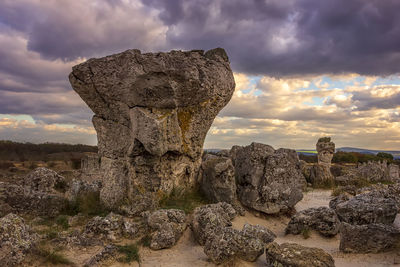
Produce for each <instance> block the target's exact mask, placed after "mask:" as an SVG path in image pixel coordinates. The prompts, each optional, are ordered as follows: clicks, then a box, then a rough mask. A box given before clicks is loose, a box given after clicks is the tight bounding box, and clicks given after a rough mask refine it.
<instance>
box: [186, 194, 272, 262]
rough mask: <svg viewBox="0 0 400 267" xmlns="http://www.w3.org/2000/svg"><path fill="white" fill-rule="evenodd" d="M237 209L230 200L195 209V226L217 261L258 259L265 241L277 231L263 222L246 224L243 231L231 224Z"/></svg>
mask: <svg viewBox="0 0 400 267" xmlns="http://www.w3.org/2000/svg"><path fill="white" fill-rule="evenodd" d="M235 215H236V212H235V210H234V209H233V207H232V206H231V205H230V204H227V203H223V202H222V203H217V204H211V205H205V206H202V207H198V208H196V209H195V211H194V213H193V221H192V230H193V234H194V236H195V238H196V240H197V241H198V243H199V244H200V245H204V253H205V254H206V255H207V256H208V257H209V258H210V259H211V260H212V261H213V262H214V263H216V264H221V263H226V262H229V261H230V260H232V259H233V258H234V257H238V258H240V259H242V260H245V261H255V260H257V258H258V257H259V256H260V255H262V254H263V252H264V245H265V244H268V243H270V242H272V241H273V240H274V239H275V237H276V235H275V234H274V233H273V232H271V231H270V230H268V229H267V228H265V227H263V226H260V225H249V224H246V225H244V226H243V229H242V230H241V231H239V230H236V229H233V228H232V227H230V226H231V225H232V223H231V221H232V220H233V218H234V217H235Z"/></svg>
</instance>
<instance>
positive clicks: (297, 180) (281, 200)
mask: <svg viewBox="0 0 400 267" xmlns="http://www.w3.org/2000/svg"><path fill="white" fill-rule="evenodd" d="M235 153H236V156H235V158H236V160H235V175H236V182H237V188H238V190H237V191H238V198H239V200H240V202H241V203H242V204H243V205H244V206H246V207H249V208H252V209H255V210H258V211H261V212H264V213H267V214H276V213H280V212H287V211H289V210H290V209H292V208H293V207H294V205H296V203H297V202H299V201H300V200H301V199H302V198H303V193H302V187H303V185H304V183H305V179H304V176H303V175H302V173H301V169H300V162H299V158H298V156H297V153H296V151H294V150H290V149H283V148H281V149H278V150H275V149H273V148H272V147H271V146H269V145H264V144H260V143H252V144H251V145H249V146H246V147H239V148H237V151H236V152H235Z"/></svg>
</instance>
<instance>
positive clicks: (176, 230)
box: [147, 209, 187, 250]
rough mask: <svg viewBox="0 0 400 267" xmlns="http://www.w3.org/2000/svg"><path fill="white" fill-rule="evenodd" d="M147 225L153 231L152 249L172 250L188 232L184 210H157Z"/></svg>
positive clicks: (149, 218) (151, 215)
mask: <svg viewBox="0 0 400 267" xmlns="http://www.w3.org/2000/svg"><path fill="white" fill-rule="evenodd" d="M147 224H148V225H149V227H150V229H151V230H152V231H153V233H152V234H151V241H150V248H151V249H154V250H158V249H163V248H170V247H172V246H173V245H175V244H176V242H178V240H179V238H181V236H182V234H183V232H184V231H185V230H186V226H187V224H186V215H185V212H184V211H182V210H177V209H169V210H157V211H155V212H153V213H151V214H150V215H149V217H148V218H147Z"/></svg>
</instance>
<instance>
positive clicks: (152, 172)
mask: <svg viewBox="0 0 400 267" xmlns="http://www.w3.org/2000/svg"><path fill="white" fill-rule="evenodd" d="M69 79H70V82H71V84H72V87H73V89H74V90H75V91H76V92H77V93H78V94H79V95H80V97H81V98H82V99H83V100H84V101H85V102H86V104H87V105H88V106H89V107H90V108H91V109H92V111H93V112H94V113H95V115H94V117H93V125H94V127H95V129H96V131H97V139H98V146H99V155H100V156H101V158H102V159H101V168H102V172H103V189H102V191H101V200H102V201H103V202H104V204H106V205H107V206H108V207H110V208H118V207H120V208H121V207H122V209H123V210H124V211H126V212H128V213H136V212H139V211H140V210H143V209H146V208H147V206H151V205H152V204H153V203H152V201H154V200H155V198H156V196H163V195H165V194H169V193H170V192H171V190H172V189H173V188H174V187H181V188H191V187H193V186H194V184H195V179H196V175H197V173H198V170H199V166H200V163H201V154H202V151H203V143H204V139H205V137H206V134H207V131H208V130H209V128H210V126H211V124H212V122H213V120H214V118H215V117H216V115H217V114H218V112H219V111H220V110H221V109H222V108H223V107H224V106H225V105H226V104H227V103H228V102H229V100H230V99H231V97H232V94H233V92H234V89H235V82H234V79H233V75H232V71H231V68H230V66H229V60H228V57H227V55H226V53H225V50H223V49H221V48H216V49H213V50H210V51H207V52H206V53H204V52H203V51H202V50H193V51H188V52H182V51H171V52H168V53H146V54H142V53H141V52H140V51H139V50H128V51H125V52H123V53H120V54H115V55H111V56H107V57H104V58H99V59H89V60H88V61H86V62H84V63H82V64H79V65H77V66H74V67H73V70H72V72H71V74H70V76H69Z"/></svg>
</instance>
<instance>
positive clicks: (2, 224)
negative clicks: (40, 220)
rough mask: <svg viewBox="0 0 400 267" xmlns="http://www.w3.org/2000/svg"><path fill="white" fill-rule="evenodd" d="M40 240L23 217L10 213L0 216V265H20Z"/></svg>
mask: <svg viewBox="0 0 400 267" xmlns="http://www.w3.org/2000/svg"><path fill="white" fill-rule="evenodd" d="M38 241H39V236H38V235H37V234H35V233H33V231H32V230H31V228H30V227H29V226H28V225H26V224H25V221H24V219H22V218H21V217H19V216H17V215H15V214H12V213H10V214H8V215H6V216H4V217H3V218H0V265H1V266H5V267H7V266H19V264H20V263H21V262H22V261H23V259H24V258H25V256H26V254H27V253H28V252H29V251H30V250H31V249H33V248H34V247H35V245H36V243H37V242H38Z"/></svg>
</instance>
